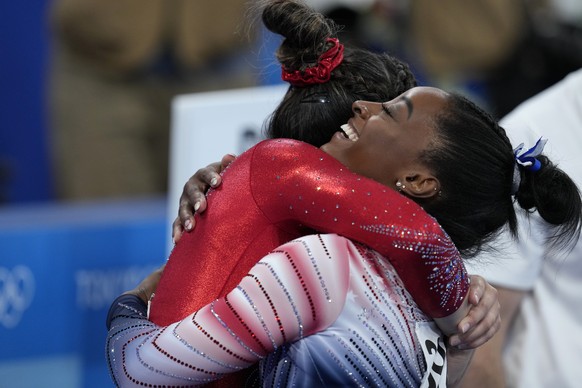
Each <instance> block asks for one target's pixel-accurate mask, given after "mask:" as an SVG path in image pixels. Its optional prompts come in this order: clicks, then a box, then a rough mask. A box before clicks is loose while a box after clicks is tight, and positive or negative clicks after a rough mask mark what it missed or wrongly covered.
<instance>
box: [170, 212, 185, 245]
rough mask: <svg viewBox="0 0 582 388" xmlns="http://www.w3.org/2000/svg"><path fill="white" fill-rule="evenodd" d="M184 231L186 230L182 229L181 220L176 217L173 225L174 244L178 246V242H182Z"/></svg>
mask: <svg viewBox="0 0 582 388" xmlns="http://www.w3.org/2000/svg"><path fill="white" fill-rule="evenodd" d="M183 231H184V229H183V228H182V223H181V221H180V218H179V217H176V219H175V220H174V222H173V223H172V241H173V242H174V244H177V243H178V241H180V238H182V233H183Z"/></svg>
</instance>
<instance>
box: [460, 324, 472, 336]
mask: <svg viewBox="0 0 582 388" xmlns="http://www.w3.org/2000/svg"><path fill="white" fill-rule="evenodd" d="M470 327H471V325H470V324H468V323H463V324H462V325H461V333H463V334H465V333H466V332H467V331H469V328H470Z"/></svg>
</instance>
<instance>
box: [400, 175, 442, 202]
mask: <svg viewBox="0 0 582 388" xmlns="http://www.w3.org/2000/svg"><path fill="white" fill-rule="evenodd" d="M401 181H402V182H406V183H403V184H404V186H405V187H404V188H402V193H404V194H406V195H408V196H409V197H411V198H413V199H414V198H423V199H427V198H432V197H435V196H437V195H438V194H439V191H440V189H441V184H440V182H439V180H438V179H437V178H436V177H435V176H434V175H432V174H430V173H427V172H415V173H410V174H406V175H404V176H402V178H401Z"/></svg>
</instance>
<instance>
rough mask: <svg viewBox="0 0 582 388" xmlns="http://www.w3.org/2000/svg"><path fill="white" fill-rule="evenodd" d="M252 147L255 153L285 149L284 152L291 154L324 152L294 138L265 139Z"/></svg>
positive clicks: (271, 152)
mask: <svg viewBox="0 0 582 388" xmlns="http://www.w3.org/2000/svg"><path fill="white" fill-rule="evenodd" d="M253 148H254V152H255V153H268V154H275V153H279V152H282V151H285V154H291V155H301V154H302V153H303V152H308V153H315V154H324V152H323V151H321V150H320V149H319V148H317V147H315V146H312V145H311V144H308V143H305V142H303V141H299V140H294V139H267V140H263V141H261V142H259V143H258V144H257V145H256V146H254V147H253ZM285 154H283V155H285Z"/></svg>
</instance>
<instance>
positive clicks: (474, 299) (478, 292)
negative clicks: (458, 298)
mask: <svg viewBox="0 0 582 388" xmlns="http://www.w3.org/2000/svg"><path fill="white" fill-rule="evenodd" d="M470 277H471V286H470V288H469V294H468V295H469V303H470V304H472V305H473V306H476V305H478V304H479V301H480V300H481V298H482V297H483V294H485V289H486V286H487V285H488V283H487V282H486V281H485V279H484V278H483V277H481V276H479V275H471V276H470Z"/></svg>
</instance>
